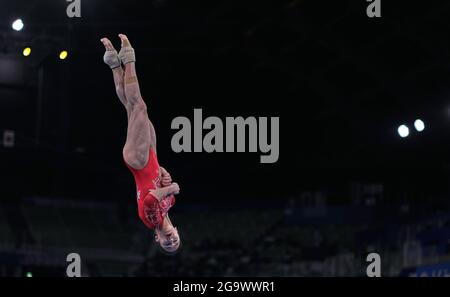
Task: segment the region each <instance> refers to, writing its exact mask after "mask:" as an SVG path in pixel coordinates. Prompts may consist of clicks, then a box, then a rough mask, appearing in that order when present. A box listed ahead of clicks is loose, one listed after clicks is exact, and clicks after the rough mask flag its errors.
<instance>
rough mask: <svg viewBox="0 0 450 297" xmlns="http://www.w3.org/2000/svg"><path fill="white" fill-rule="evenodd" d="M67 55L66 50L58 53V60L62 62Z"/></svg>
mask: <svg viewBox="0 0 450 297" xmlns="http://www.w3.org/2000/svg"><path fill="white" fill-rule="evenodd" d="M68 55H69V53H68V52H67V51H66V50H64V51H61V52H60V53H59V58H60V59H61V60H64V59H65V58H67V56H68Z"/></svg>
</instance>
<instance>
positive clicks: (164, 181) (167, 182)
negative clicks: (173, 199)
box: [159, 166, 172, 187]
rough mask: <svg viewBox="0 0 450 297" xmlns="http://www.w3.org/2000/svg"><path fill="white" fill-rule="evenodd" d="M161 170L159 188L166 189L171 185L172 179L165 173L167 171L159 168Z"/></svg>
mask: <svg viewBox="0 0 450 297" xmlns="http://www.w3.org/2000/svg"><path fill="white" fill-rule="evenodd" d="M159 168H160V169H161V186H162V187H167V186H170V185H171V184H172V177H171V176H170V173H169V172H167V170H166V169H165V168H164V167H161V166H160V167H159Z"/></svg>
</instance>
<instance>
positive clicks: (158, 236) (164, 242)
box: [155, 224, 181, 254]
mask: <svg viewBox="0 0 450 297" xmlns="http://www.w3.org/2000/svg"><path fill="white" fill-rule="evenodd" d="M155 241H156V242H157V243H159V246H160V247H161V248H162V249H163V251H164V252H166V253H168V254H175V253H176V252H177V251H178V249H179V248H180V244H181V240H180V235H179V234H178V229H177V228H176V227H173V226H172V224H170V227H169V228H167V230H162V229H158V228H157V229H155Z"/></svg>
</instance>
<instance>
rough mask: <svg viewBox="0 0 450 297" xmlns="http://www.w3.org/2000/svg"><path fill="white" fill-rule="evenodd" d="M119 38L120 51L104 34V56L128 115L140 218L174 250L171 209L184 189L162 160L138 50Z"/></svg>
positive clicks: (127, 153) (127, 150)
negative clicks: (138, 63)
mask: <svg viewBox="0 0 450 297" xmlns="http://www.w3.org/2000/svg"><path fill="white" fill-rule="evenodd" d="M119 38H120V40H121V49H120V51H119V53H117V51H116V50H115V48H114V46H113V45H112V43H111V41H110V40H109V39H108V38H102V39H101V42H102V43H103V45H104V46H105V50H106V52H105V54H104V56H103V60H104V62H105V63H106V64H107V65H108V66H109V67H110V68H111V69H112V73H113V77H114V84H115V86H116V93H117V96H118V97H119V100H120V102H122V104H123V106H124V107H125V109H126V111H127V116H128V129H127V139H126V142H125V146H124V147H123V159H124V161H125V164H126V166H127V167H128V168H129V169H130V171H131V172H132V174H133V176H134V180H135V182H136V188H137V189H136V190H137V204H138V214H139V218H140V219H141V220H142V222H143V223H144V224H145V225H146V226H147V227H148V228H150V229H152V230H154V231H155V240H156V242H158V243H159V245H160V246H161V248H162V249H163V250H164V251H166V252H168V253H174V252H176V251H177V250H178V248H179V247H180V243H181V240H180V236H179V234H178V230H177V228H176V227H174V226H173V224H172V222H171V221H170V219H169V214H168V211H169V209H170V208H171V207H172V206H173V205H174V203H175V196H174V195H177V194H178V193H179V192H180V187H179V186H178V184H177V183H174V182H172V177H171V176H170V174H169V172H167V170H166V169H164V168H163V167H161V166H159V164H158V158H157V155H156V134H155V129H154V127H153V125H152V123H151V121H150V119H149V117H148V114H147V105H146V104H145V102H144V99H143V98H142V96H141V92H140V89H139V83H138V78H137V75H136V65H135V63H136V57H135V52H134V49H133V47H132V46H131V44H130V41H129V40H128V38H127V36H126V35H123V34H119Z"/></svg>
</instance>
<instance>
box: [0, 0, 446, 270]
mask: <svg viewBox="0 0 450 297" xmlns="http://www.w3.org/2000/svg"><path fill="white" fill-rule="evenodd" d="M72 2H73V1H72ZM79 2H80V4H81V15H80V17H77V16H75V17H69V16H68V15H67V9H68V6H69V5H71V4H72V3H71V2H68V1H65V0H52V1H50V0H39V1H38V0H34V1H32V0H28V1H25V0H18V1H6V0H1V1H0V276H17V277H26V276H28V277H30V276H33V277H36V276H54V277H66V272H67V267H68V265H69V264H70V262H68V261H67V255H69V254H71V253H77V254H79V255H80V258H81V275H82V276H87V277H98V276H101V277H103V276H126V277H128V276H129V277H131V276H145V277H153V276H170V277H191V276H195V277H209V276H212V277H221V276H251V277H258V276H264V277H277V276H348V277H356V276H366V273H367V271H368V270H367V267H368V265H369V264H370V263H371V262H370V261H369V262H368V261H367V256H368V255H369V254H371V253H376V254H378V255H379V256H380V260H381V261H380V263H381V268H380V269H381V270H380V271H381V275H382V276H393V277H395V276H410V275H421V276H446V275H448V274H449V273H450V241H449V239H450V209H449V202H450V187H449V182H450V166H449V165H450V22H449V20H450V2H448V1H437V0H435V1H422V2H420V3H415V2H411V1H387V0H381V2H382V3H381V16H380V17H372V18H371V17H368V15H367V7H368V6H369V5H370V4H371V2H367V1H365V0H347V1H316V0H289V1H282V0H274V1H265V0H264V1H244V0H242V1H228V0H218V1H197V0H192V1H184V0H148V1H142V0H141V1H138V0H128V1H118V0H108V1H107V0H89V1H88V0H81V1H79ZM392 2H395V3H392ZM18 19H21V21H16V20H18ZM13 24H14V25H13ZM22 24H23V28H21V27H22V26H21V25H22ZM13 27H14V29H13ZM17 29H19V30H17ZM20 29H21V30H20ZM119 33H124V34H127V35H128V37H129V39H130V41H131V43H132V45H133V47H134V49H135V50H136V57H137V62H136V68H137V72H138V75H139V82H140V86H141V91H142V94H143V97H144V99H145V101H146V103H147V105H148V113H149V117H150V119H151V120H152V122H153V124H154V126H155V129H156V133H157V138H158V159H159V162H160V164H161V165H163V166H164V167H165V168H167V169H168V170H169V171H170V173H171V175H172V178H173V179H174V181H176V182H177V183H179V185H180V187H181V192H180V194H179V195H178V196H177V203H176V204H175V206H174V207H173V208H172V209H171V211H170V215H171V220H172V222H173V223H174V225H175V226H177V227H178V230H179V232H180V236H181V240H182V246H181V248H180V250H179V251H178V252H177V253H176V254H175V255H168V254H166V253H163V252H161V249H160V248H159V247H158V244H156V243H155V242H154V234H153V232H152V231H151V230H148V229H147V228H146V227H145V226H144V225H143V224H142V222H141V221H140V220H139V217H138V214H137V205H136V186H135V183H134V180H133V176H132V175H131V173H130V172H129V170H128V169H127V168H126V167H125V164H124V161H123V158H122V148H123V145H124V143H125V139H126V134H127V117H126V113H125V109H124V108H123V106H122V105H121V103H120V101H119V100H118V98H117V96H116V93H115V88H114V83H113V79H112V75H111V71H110V69H109V68H108V66H106V65H105V64H104V63H103V54H104V47H103V46H102V44H101V42H100V39H101V38H102V37H108V38H109V39H111V41H112V42H113V44H114V45H115V47H116V49H119V48H120V41H119V38H118V37H117V36H118V34H119ZM27 48H29V49H27ZM63 51H65V52H63ZM65 54H67V56H66V55H65ZM194 109H202V112H203V119H205V118H206V117H210V116H215V117H218V118H220V119H222V120H223V121H225V119H226V118H227V117H234V118H235V117H243V118H248V117H255V118H256V119H259V118H260V117H267V118H269V119H270V118H272V117H277V118H279V133H278V131H277V133H278V135H279V158H278V160H277V161H276V162H274V163H261V162H260V156H261V155H264V154H265V153H263V152H261V151H259V150H258V152H248V151H249V149H246V152H213V153H207V152H175V151H174V150H173V148H172V146H171V142H172V137H173V136H174V135H175V133H176V132H177V130H176V129H172V128H171V123H172V121H173V120H174V119H175V118H177V117H180V116H183V117H186V118H188V119H189V120H190V121H191V122H192V123H193V122H194ZM259 129H260V130H259V132H261V127H259ZM268 131H269V132H270V129H269V130H268ZM247 132H248V133H247V135H246V139H247V141H249V138H251V137H250V136H251V135H250V130H247ZM193 133H194V132H193ZM207 133H208V129H204V131H203V135H205V134H207ZM224 134H225V132H224ZM260 134H261V133H260ZM253 136H255V135H253ZM260 136H261V135H260ZM192 137H193V138H194V136H192ZM270 139H272V140H274V136H273V135H272V136H270V134H269V140H270ZM247 146H248V143H247Z"/></svg>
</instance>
